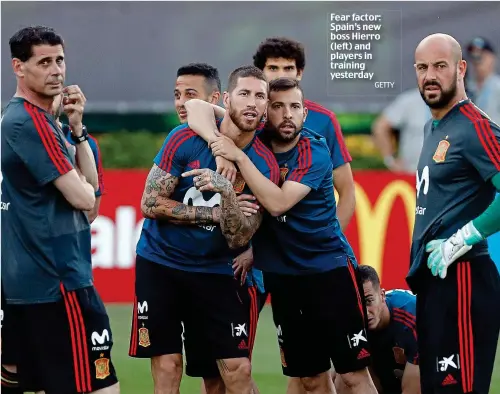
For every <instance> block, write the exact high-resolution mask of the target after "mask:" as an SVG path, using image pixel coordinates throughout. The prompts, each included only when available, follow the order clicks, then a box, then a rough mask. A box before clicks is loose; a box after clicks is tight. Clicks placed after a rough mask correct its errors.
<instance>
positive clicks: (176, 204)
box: [129, 66, 279, 394]
mask: <svg viewBox="0 0 500 394" xmlns="http://www.w3.org/2000/svg"><path fill="white" fill-rule="evenodd" d="M267 89H268V86H267V82H266V79H265V77H264V75H263V74H262V71H261V70H259V69H257V68H255V67H253V66H247V67H240V68H238V69H236V70H235V71H233V72H232V73H231V75H230V77H229V82H228V91H227V92H224V105H225V106H226V108H227V109H228V113H227V115H226V116H225V117H224V118H223V119H222V121H221V122H220V125H219V127H220V131H221V133H222V134H224V135H227V136H228V137H229V138H232V139H234V142H235V143H236V144H237V146H239V147H241V148H242V149H243V150H244V151H245V152H246V153H247V154H248V157H250V158H251V160H252V162H253V163H255V165H256V166H257V167H258V168H259V169H260V170H261V171H262V172H263V173H264V174H265V176H266V177H267V178H270V179H271V180H272V181H273V182H275V183H278V181H279V169H278V166H277V163H276V160H275V159H274V157H273V155H272V153H271V152H270V151H269V150H268V149H267V148H266V147H265V146H264V145H263V144H262V143H261V142H260V140H258V139H257V138H255V130H256V129H257V126H258V125H259V122H260V120H261V119H262V117H263V115H264V111H265V109H266V104H267V100H268V98H267ZM154 163H155V164H154V166H153V168H152V169H151V171H150V174H149V176H148V179H147V181H146V187H145V191H144V194H143V199H142V211H143V214H144V216H145V217H146V218H147V219H146V220H145V222H144V226H143V230H142V233H141V237H140V240H139V243H138V245H137V261H136V285H135V290H136V300H135V310H134V316H133V322H132V335H131V344H130V352H129V354H130V355H131V356H132V357H141V358H151V368H152V374H153V380H154V384H155V390H158V391H161V390H163V392H177V390H179V385H180V380H181V376H182V340H181V331H182V327H181V321H182V322H183V323H184V329H185V341H184V347H185V350H186V359H187V365H188V366H189V365H190V363H191V362H194V360H196V359H197V358H202V359H204V358H205V359H209V360H217V365H218V367H219V371H220V374H221V376H222V379H223V381H224V384H225V386H226V393H235V394H236V393H238V394H240V393H241V394H249V393H250V392H251V389H252V385H251V365H250V360H249V358H248V356H249V348H251V347H252V343H253V341H254V339H255V323H256V317H257V316H256V311H255V313H253V314H252V315H250V313H249V311H248V309H247V308H246V307H245V305H244V304H243V303H242V302H241V300H240V298H239V295H238V294H239V289H240V282H239V281H238V280H236V279H235V278H234V277H233V272H232V268H231V262H232V260H233V259H234V258H235V257H236V256H237V255H238V254H240V253H241V252H242V251H243V249H244V248H245V247H247V244H248V242H249V240H250V239H251V237H252V236H253V234H254V233H255V231H256V230H257V228H258V227H259V226H260V223H261V221H262V212H261V211H258V212H256V213H255V214H253V215H252V216H250V217H247V216H245V215H244V214H243V212H242V211H241V210H240V208H239V206H238V203H239V202H238V199H237V194H239V193H242V194H251V191H250V190H249V189H248V187H247V186H246V184H245V182H244V181H243V179H241V178H240V179H237V181H236V182H235V185H234V188H233V185H232V184H231V183H230V182H229V181H228V180H227V179H226V178H224V177H223V176H221V175H220V174H216V175H215V176H214V186H215V187H214V190H213V192H206V193H201V192H200V191H198V190H196V188H195V187H194V185H193V179H192V178H181V177H180V175H181V174H182V173H183V172H186V171H187V170H190V169H194V168H211V169H213V170H215V169H216V164H215V158H214V156H213V155H212V153H211V151H210V149H209V148H208V147H207V144H206V142H205V141H203V140H202V139H201V138H199V137H197V136H196V134H195V133H194V132H193V131H192V130H190V129H189V128H188V127H186V126H185V125H182V126H179V127H177V128H176V129H174V130H173V131H172V132H171V133H170V134H169V135H168V136H167V138H166V140H165V143H164V145H163V147H162V149H161V151H160V152H159V153H158V155H157V156H156V158H155V160H154ZM165 219H166V220H165ZM177 223H183V224H185V225H184V226H179V225H176V224H177ZM250 316H253V318H251V317H250ZM187 373H189V374H191V375H195V373H194V371H189V370H188V371H187ZM195 376H196V375H195ZM207 389H208V387H207Z"/></svg>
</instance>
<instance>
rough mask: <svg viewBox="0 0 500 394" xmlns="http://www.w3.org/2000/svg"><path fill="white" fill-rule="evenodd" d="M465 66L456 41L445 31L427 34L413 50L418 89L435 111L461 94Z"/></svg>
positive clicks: (461, 95) (462, 94) (458, 97)
mask: <svg viewBox="0 0 500 394" xmlns="http://www.w3.org/2000/svg"><path fill="white" fill-rule="evenodd" d="M466 68H467V63H466V62H465V60H463V59H462V48H461V47H460V44H459V43H458V42H457V40H455V39H454V38H453V37H452V36H449V35H448V34H432V35H430V36H427V37H425V38H424V39H423V40H422V41H421V42H420V44H418V46H417V49H416V50H415V70H416V72H417V81H418V88H419V90H420V94H421V96H422V98H423V99H424V101H425V102H426V104H427V105H428V106H429V107H430V108H433V109H435V110H439V109H444V108H447V107H449V106H450V105H452V104H453V103H454V102H455V101H457V100H459V99H461V97H465V87H464V77H465V70H466Z"/></svg>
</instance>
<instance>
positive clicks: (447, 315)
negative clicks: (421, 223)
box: [417, 257, 500, 393]
mask: <svg viewBox="0 0 500 394" xmlns="http://www.w3.org/2000/svg"><path fill="white" fill-rule="evenodd" d="M488 260H489V258H486V257H480V258H475V259H474V260H473V261H470V262H457V263H455V264H453V265H452V266H450V268H449V269H448V273H447V277H446V278H445V279H444V280H443V279H440V278H431V279H429V280H428V282H427V283H426V286H425V291H420V292H419V293H418V294H417V335H418V345H419V353H420V354H419V357H420V374H421V381H422V391H423V392H425V391H431V390H433V392H436V393H440V392H443V393H453V392H457V393H462V392H469V391H471V392H472V390H474V392H477V393H487V392H488V390H489V385H490V382H491V374H492V370H493V364H494V359H495V350H496V345H497V341H498V334H499V317H498V314H495V313H492V305H498V302H499V301H500V298H499V284H498V282H499V281H498V271H497V270H496V267H495V266H494V264H493V263H492V262H491V264H490V261H488ZM485 322H487V324H485Z"/></svg>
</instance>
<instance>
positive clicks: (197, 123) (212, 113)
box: [184, 99, 226, 142]
mask: <svg viewBox="0 0 500 394" xmlns="http://www.w3.org/2000/svg"><path fill="white" fill-rule="evenodd" d="M184 107H185V108H186V111H187V121H188V125H189V127H190V128H191V130H193V131H194V132H195V133H196V134H198V135H199V136H200V137H201V138H203V139H204V140H205V141H206V142H210V141H212V140H213V139H214V138H215V137H216V136H219V135H220V133H219V130H218V129H217V123H216V121H215V120H216V118H223V117H224V114H225V113H226V110H225V109H224V108H222V107H219V106H218V105H215V104H210V103H207V102H206V101H203V100H200V99H192V100H189V101H186V102H185V103H184Z"/></svg>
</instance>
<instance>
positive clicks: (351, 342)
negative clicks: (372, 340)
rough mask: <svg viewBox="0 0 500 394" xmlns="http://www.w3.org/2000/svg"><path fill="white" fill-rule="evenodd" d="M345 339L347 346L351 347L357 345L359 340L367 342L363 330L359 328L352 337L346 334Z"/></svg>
mask: <svg viewBox="0 0 500 394" xmlns="http://www.w3.org/2000/svg"><path fill="white" fill-rule="evenodd" d="M347 340H348V342H349V347H350V348H351V349H352V348H353V347H357V346H359V343H360V342H368V341H367V339H366V334H365V333H364V330H361V331H360V332H358V333H357V334H354V335H353V336H352V337H351V336H349V335H347Z"/></svg>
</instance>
